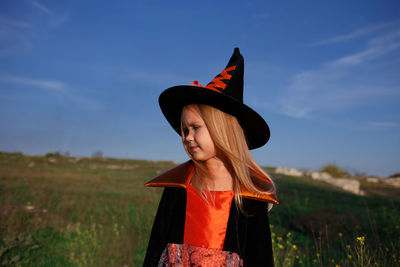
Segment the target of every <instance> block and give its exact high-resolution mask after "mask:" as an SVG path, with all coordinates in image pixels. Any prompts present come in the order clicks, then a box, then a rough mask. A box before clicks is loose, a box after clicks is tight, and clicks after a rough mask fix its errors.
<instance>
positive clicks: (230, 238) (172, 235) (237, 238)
mask: <svg viewBox="0 0 400 267" xmlns="http://www.w3.org/2000/svg"><path fill="white" fill-rule="evenodd" d="M267 208H268V203H266V202H262V201H258V200H253V199H246V198H243V209H244V211H245V213H246V215H244V214H242V213H241V212H240V211H239V210H238V209H237V207H236V205H235V201H232V205H231V209H230V213H229V219H228V226H227V230H226V236H225V242H224V248H223V250H226V251H232V252H235V253H237V254H239V256H240V257H241V258H242V259H243V263H244V266H273V265H274V262H273V254H272V244H271V232H270V228H269V221H268V212H267ZM185 214H186V189H185V188H178V187H167V188H165V189H164V192H163V195H162V197H161V200H160V204H159V207H158V210H157V215H156V217H155V219H154V224H153V229H152V231H151V236H150V241H149V245H148V247H147V253H146V257H145V260H144V264H143V266H146V267H147V266H157V265H158V261H159V260H160V256H161V253H162V252H163V250H164V248H165V247H166V246H167V244H168V243H176V244H183V233H184V228H185Z"/></svg>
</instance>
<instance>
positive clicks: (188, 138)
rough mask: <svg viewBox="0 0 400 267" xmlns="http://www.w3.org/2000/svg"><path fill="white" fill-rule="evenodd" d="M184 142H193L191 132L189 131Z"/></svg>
mask: <svg viewBox="0 0 400 267" xmlns="http://www.w3.org/2000/svg"><path fill="white" fill-rule="evenodd" d="M185 140H186V142H188V143H190V142H192V141H193V133H192V131H189V132H188V134H187V135H186V137H185Z"/></svg>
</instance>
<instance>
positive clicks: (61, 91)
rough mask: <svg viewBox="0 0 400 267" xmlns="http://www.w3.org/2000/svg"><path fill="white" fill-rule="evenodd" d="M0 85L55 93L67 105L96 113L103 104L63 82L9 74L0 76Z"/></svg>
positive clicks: (81, 89) (6, 97)
mask: <svg viewBox="0 0 400 267" xmlns="http://www.w3.org/2000/svg"><path fill="white" fill-rule="evenodd" d="M0 83H4V84H16V85H21V86H25V87H27V88H28V89H30V88H38V89H42V90H46V91H49V92H53V93H55V95H56V96H61V97H62V98H63V100H64V101H65V102H67V103H71V104H72V106H73V107H75V108H78V109H82V110H87V111H98V110H101V109H102V108H103V104H101V103H100V102H99V101H97V100H95V99H93V98H87V97H84V96H82V95H81V93H80V92H83V91H85V90H84V89H83V88H77V87H75V86H71V85H68V84H67V83H65V82H63V81H55V80H51V79H33V78H30V77H24V76H16V75H9V74H0ZM0 98H2V99H8V98H10V96H9V95H4V94H3V95H2V96H0Z"/></svg>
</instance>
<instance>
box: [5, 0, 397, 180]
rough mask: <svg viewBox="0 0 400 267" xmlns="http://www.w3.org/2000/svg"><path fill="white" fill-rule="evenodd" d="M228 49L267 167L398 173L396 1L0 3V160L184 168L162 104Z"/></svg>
mask: <svg viewBox="0 0 400 267" xmlns="http://www.w3.org/2000/svg"><path fill="white" fill-rule="evenodd" d="M234 47H239V48H240V50H241V53H242V54H243V56H244V58H245V92H244V102H245V103H246V104H248V105H249V106H251V107H252V108H254V109H255V110H256V111H258V112H259V113H260V114H261V115H262V116H263V117H264V118H265V120H266V121H267V122H268V124H269V125H270V128H271V139H270V141H269V143H268V144H267V145H266V146H264V147H262V148H259V149H256V150H254V151H253V152H252V154H253V156H254V157H255V159H256V161H257V162H258V163H259V164H260V165H264V166H287V167H295V168H304V169H310V170H316V169H319V168H320V167H321V166H322V165H324V164H328V163H334V164H338V165H340V166H341V167H343V168H346V169H347V170H349V171H353V172H354V171H357V172H364V173H366V174H369V175H382V176H386V175H390V174H393V173H395V172H400V105H399V102H400V75H399V73H400V2H399V1H385V0H384V1H365V0H363V1H197V2H196V3H195V1H63V2H61V1H43V0H18V1H14V0H2V1H1V2H0V111H1V112H0V150H2V151H9V152H13V151H20V152H23V153H27V154H45V153H46V152H49V151H60V152H65V151H69V152H70V153H71V155H74V156H90V155H91V154H92V153H93V152H95V151H97V150H102V151H103V154H104V155H105V156H108V157H121V158H141V159H154V160H174V161H178V162H181V161H184V160H186V159H187V156H186V155H185V152H184V150H183V148H182V145H181V143H180V138H179V137H178V136H177V135H176V133H175V132H174V131H173V130H172V128H170V126H169V125H168V124H167V122H166V120H165V119H164V117H163V115H162V113H161V111H160V109H159V107H158V102H157V101H158V100H157V99H158V96H159V94H160V93H161V92H162V91H163V90H164V89H166V88H168V87H170V86H174V85H179V84H190V83H191V82H192V81H193V80H198V81H199V82H200V83H202V84H206V83H208V82H209V81H210V80H211V79H212V78H213V77H214V76H215V75H216V74H217V73H219V72H220V71H221V70H222V69H223V68H224V67H225V65H226V64H227V61H228V59H229V57H230V56H231V54H232V52H233V49H234Z"/></svg>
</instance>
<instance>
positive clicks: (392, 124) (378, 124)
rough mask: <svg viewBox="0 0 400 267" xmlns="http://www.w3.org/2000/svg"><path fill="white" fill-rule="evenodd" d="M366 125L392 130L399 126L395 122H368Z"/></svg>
mask: <svg viewBox="0 0 400 267" xmlns="http://www.w3.org/2000/svg"><path fill="white" fill-rule="evenodd" d="M368 125H369V126H371V127H374V128H392V127H398V126H400V124H399V123H397V122H389V121H370V122H368Z"/></svg>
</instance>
